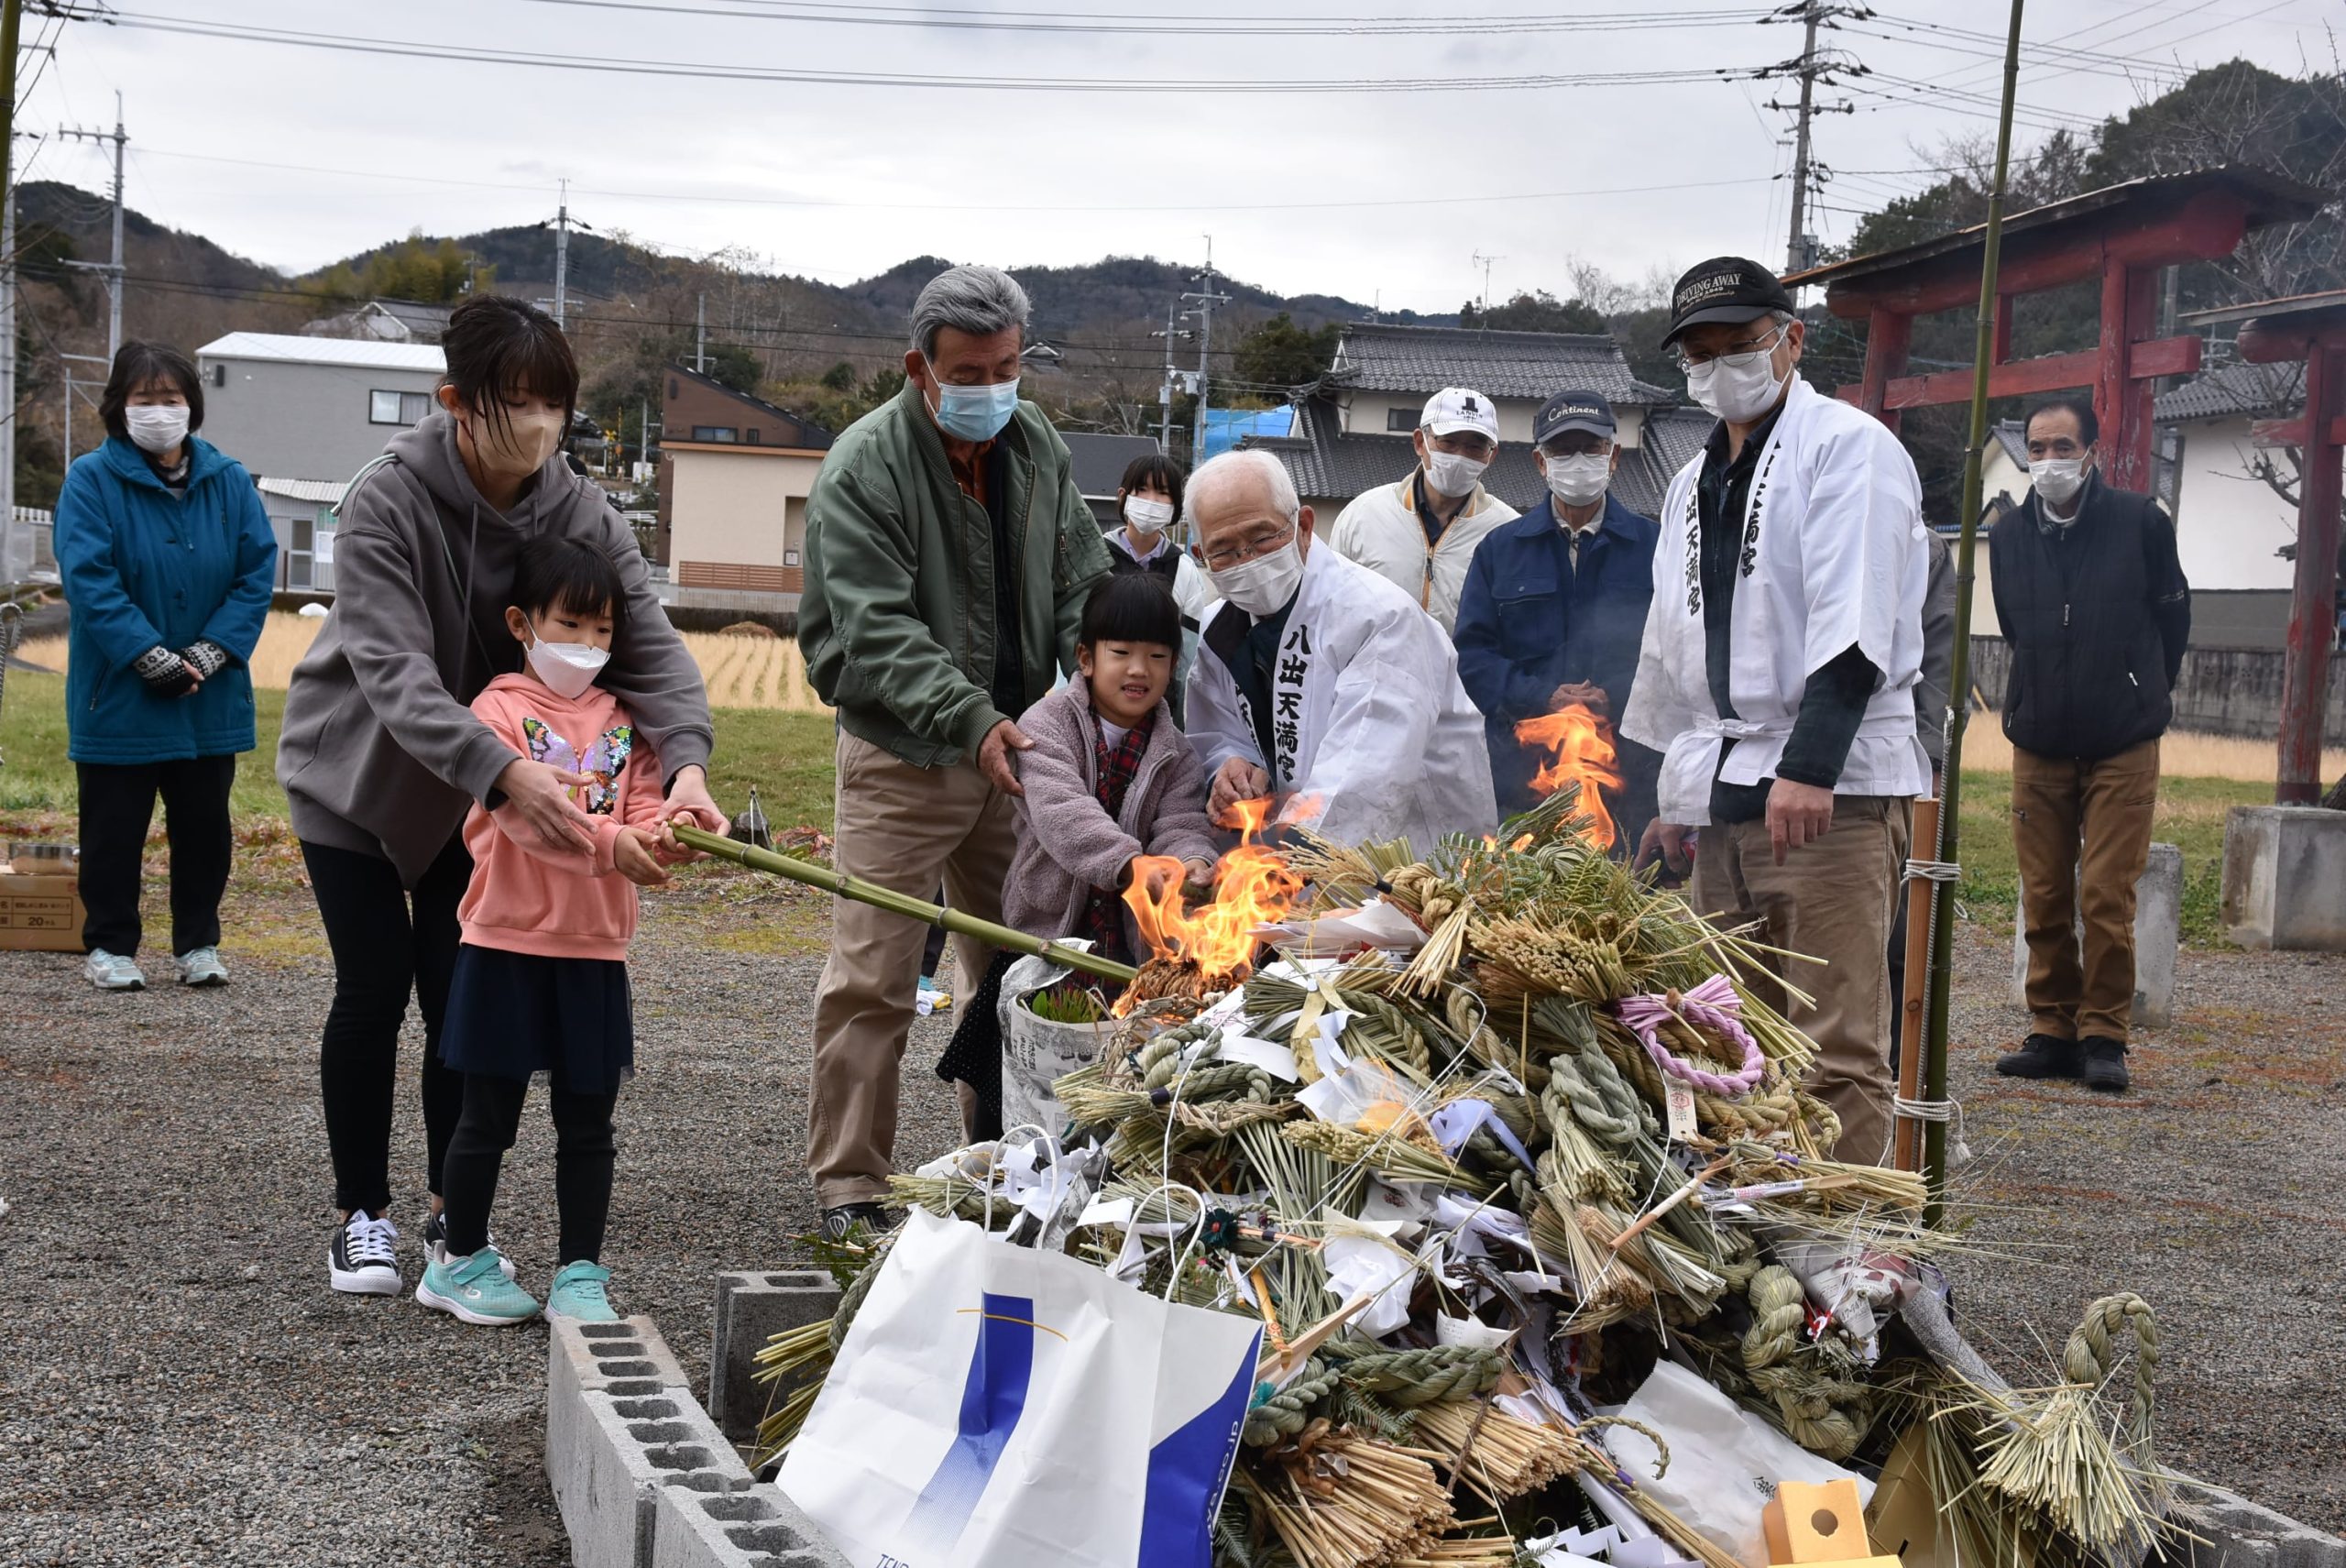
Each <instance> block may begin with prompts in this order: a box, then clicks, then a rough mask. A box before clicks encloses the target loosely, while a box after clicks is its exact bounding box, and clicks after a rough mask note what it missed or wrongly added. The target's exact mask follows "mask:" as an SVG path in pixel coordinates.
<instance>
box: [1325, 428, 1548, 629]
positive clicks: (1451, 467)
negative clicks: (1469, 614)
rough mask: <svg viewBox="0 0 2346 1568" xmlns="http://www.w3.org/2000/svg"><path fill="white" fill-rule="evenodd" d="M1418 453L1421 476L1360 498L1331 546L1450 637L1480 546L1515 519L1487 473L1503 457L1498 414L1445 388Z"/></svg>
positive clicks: (1419, 436)
mask: <svg viewBox="0 0 2346 1568" xmlns="http://www.w3.org/2000/svg"><path fill="white" fill-rule="evenodd" d="M1409 444H1410V445H1411V446H1413V447H1414V448H1416V450H1417V454H1418V466H1416V467H1415V468H1412V469H1410V470H1409V477H1407V478H1404V479H1403V480H1401V481H1400V482H1399V483H1398V484H1393V485H1379V486H1377V487H1376V488H1375V489H1373V490H1368V491H1365V492H1364V493H1363V494H1361V495H1358V496H1355V497H1354V498H1353V500H1352V504H1351V505H1349V506H1347V507H1346V508H1344V510H1343V511H1342V512H1340V513H1338V514H1337V517H1336V526H1335V528H1334V530H1333V531H1332V532H1331V533H1330V535H1329V538H1328V543H1331V544H1332V545H1334V546H1335V547H1336V553H1337V554H1340V555H1342V556H1343V558H1344V559H1345V560H1347V561H1352V562H1354V563H1356V564H1358V565H1363V566H1365V567H1367V568H1368V569H1369V570H1370V571H1372V572H1375V573H1376V575H1377V576H1380V577H1383V578H1384V579H1385V580H1386V581H1387V582H1388V583H1391V584H1392V585H1393V586H1394V587H1397V588H1399V589H1400V590H1401V591H1402V592H1403V593H1405V594H1407V595H1409V597H1410V598H1413V599H1415V600H1416V601H1417V602H1418V604H1419V605H1420V607H1421V608H1422V609H1424V610H1425V612H1426V613H1427V614H1428V615H1431V616H1432V617H1433V618H1434V620H1437V621H1439V622H1440V623H1441V624H1442V630H1443V631H1445V632H1447V631H1449V630H1452V629H1453V627H1455V626H1456V625H1457V623H1458V595H1459V592H1460V590H1461V589H1463V588H1464V587H1465V586H1466V566H1467V564H1468V563H1469V562H1471V561H1473V560H1474V546H1475V545H1477V544H1480V543H1482V542H1483V536H1484V535H1485V534H1486V533H1488V532H1490V531H1491V530H1493V529H1494V528H1496V527H1498V526H1499V525H1500V524H1501V523H1506V522H1513V521H1515V519H1516V510H1515V509H1514V508H1513V507H1511V506H1509V505H1507V503H1506V502H1505V501H1503V500H1500V499H1498V498H1497V497H1496V496H1494V495H1492V494H1490V493H1489V492H1488V491H1486V490H1485V489H1484V488H1483V471H1484V470H1485V469H1486V468H1488V467H1489V466H1491V460H1492V459H1493V458H1495V457H1496V456H1497V455H1499V416H1498V410H1497V409H1496V408H1494V407H1493V406H1492V404H1491V400H1490V399H1488V398H1486V397H1485V396H1483V394H1482V393H1480V392H1477V391H1474V389H1471V388H1467V387H1444V388H1443V389H1442V390H1441V391H1439V392H1436V393H1435V394H1434V395H1433V396H1432V397H1431V398H1429V399H1427V400H1426V410H1425V413H1424V414H1423V415H1422V416H1420V419H1419V420H1418V433H1416V434H1415V435H1413V436H1411V437H1410V438H1409Z"/></svg>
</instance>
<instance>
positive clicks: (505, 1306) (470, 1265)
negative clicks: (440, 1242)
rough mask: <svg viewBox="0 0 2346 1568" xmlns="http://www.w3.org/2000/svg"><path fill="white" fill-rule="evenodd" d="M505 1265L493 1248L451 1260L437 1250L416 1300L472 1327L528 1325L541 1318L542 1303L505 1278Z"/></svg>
mask: <svg viewBox="0 0 2346 1568" xmlns="http://www.w3.org/2000/svg"><path fill="white" fill-rule="evenodd" d="M501 1261H502V1260H501V1259H500V1258H499V1256H498V1255H497V1249H496V1248H495V1247H493V1246H485V1247H483V1248H481V1249H480V1250H479V1251H478V1252H477V1253H475V1254H473V1255H471V1256H470V1257H462V1256H451V1255H449V1253H448V1249H447V1248H446V1247H445V1246H435V1247H433V1249H432V1262H431V1263H430V1264H429V1265H428V1266H426V1267H425V1268H424V1270H423V1277H422V1280H420V1281H419V1282H418V1283H417V1285H416V1287H415V1299H416V1300H417V1301H419V1302H420V1303H422V1305H424V1306H426V1307H432V1308H434V1309H436V1310H440V1311H443V1312H446V1313H449V1314H451V1315H452V1316H454V1317H456V1318H460V1319H462V1320H463V1321H466V1322H468V1323H487V1324H489V1325H491V1326H495V1325H497V1324H500V1323H520V1322H526V1321H529V1320H530V1319H532V1318H534V1317H536V1316H537V1315H538V1299H537V1298H536V1297H535V1296H532V1295H531V1294H530V1293H529V1292H528V1291H527V1290H524V1289H522V1288H521V1287H520V1286H519V1285H516V1284H514V1283H513V1282H512V1281H511V1280H510V1279H508V1278H506V1277H505V1271H504V1270H503V1269H502V1268H500V1267H499V1263H500V1262H501Z"/></svg>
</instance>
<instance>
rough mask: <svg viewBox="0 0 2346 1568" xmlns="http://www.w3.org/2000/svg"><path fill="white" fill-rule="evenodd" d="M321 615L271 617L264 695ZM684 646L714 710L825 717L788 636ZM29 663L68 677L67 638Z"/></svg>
mask: <svg viewBox="0 0 2346 1568" xmlns="http://www.w3.org/2000/svg"><path fill="white" fill-rule="evenodd" d="M324 624H325V622H324V621H323V620H321V619H319V618H316V617H306V618H305V617H302V616H299V615H291V614H286V613H282V612H280V613H278V614H274V615H271V616H270V617H269V625H268V626H267V627H266V628H265V629H263V630H262V631H261V634H260V646H259V647H258V648H256V649H254V650H253V658H252V670H253V685H255V686H257V687H258V688H259V689H260V690H262V691H283V690H284V689H285V687H286V684H287V682H289V681H290V680H291V678H292V674H293V666H294V665H295V664H298V663H301V655H302V654H304V653H307V652H309V651H310V644H311V643H312V642H313V641H316V639H317V635H318V628H320V627H321V626H323V625H324ZM685 646H686V647H687V648H690V649H691V650H692V652H693V658H694V659H695V660H696V661H697V662H698V663H699V664H700V673H701V678H702V679H703V680H704V681H707V683H708V701H709V706H710V707H746V708H773V709H777V710H779V711H781V712H784V713H823V712H826V711H828V710H827V709H826V708H825V707H823V701H822V698H820V697H818V696H816V695H815V688H814V687H812V686H810V685H807V684H806V660H805V659H804V658H802V657H801V656H800V655H799V652H798V644H797V642H796V641H794V640H792V639H790V638H787V637H757V636H751V635H748V634H745V633H741V632H727V631H691V632H686V633H685ZM20 652H21V657H22V658H23V659H24V661H25V662H26V663H29V664H37V665H38V666H39V667H40V668H42V669H44V670H53V671H56V672H57V673H59V674H63V673H64V670H65V661H66V653H65V639H64V638H63V637H61V636H59V637H42V638H37V639H35V640H34V641H29V642H27V643H26V644H25V646H24V648H23V649H22V650H21V651H20Z"/></svg>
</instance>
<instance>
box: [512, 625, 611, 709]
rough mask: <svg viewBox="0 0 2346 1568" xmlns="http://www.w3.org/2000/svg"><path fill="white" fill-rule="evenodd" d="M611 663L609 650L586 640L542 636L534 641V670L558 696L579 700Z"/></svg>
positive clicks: (531, 668) (531, 652)
mask: <svg viewBox="0 0 2346 1568" xmlns="http://www.w3.org/2000/svg"><path fill="white" fill-rule="evenodd" d="M610 662H611V655H610V651H609V650H608V649H604V648H597V647H595V646H594V645H593V644H591V643H586V642H548V641H545V639H543V638H540V639H539V640H538V641H535V642H532V643H531V644H530V673H531V674H533V675H535V676H537V677H538V679H540V680H542V681H543V682H545V684H546V685H547V686H548V687H549V688H550V689H551V690H552V691H553V692H554V696H560V697H569V698H573V699H576V698H577V697H580V696H585V695H586V688H587V687H588V686H591V685H594V684H595V677H596V676H597V675H599V674H602V673H603V666H604V665H606V664H608V663H610Z"/></svg>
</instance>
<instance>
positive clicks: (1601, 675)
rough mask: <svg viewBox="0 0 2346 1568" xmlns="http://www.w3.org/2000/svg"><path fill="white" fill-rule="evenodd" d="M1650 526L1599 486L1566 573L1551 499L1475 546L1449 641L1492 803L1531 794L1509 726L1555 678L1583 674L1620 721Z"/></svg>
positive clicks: (1646, 595)
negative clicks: (1589, 527)
mask: <svg viewBox="0 0 2346 1568" xmlns="http://www.w3.org/2000/svg"><path fill="white" fill-rule="evenodd" d="M1660 537H1661V529H1660V528H1659V527H1658V526H1657V525H1656V524H1655V523H1654V521H1653V520H1652V519H1650V518H1644V517H1639V515H1638V514H1637V513H1636V512H1633V511H1631V510H1629V509H1628V507H1625V506H1623V505H1622V504H1621V503H1620V502H1619V501H1617V500H1615V499H1613V498H1612V497H1611V496H1609V495H1608V496H1606V498H1605V515H1604V516H1603V518H1601V519H1600V520H1599V521H1598V523H1597V528H1596V533H1595V537H1593V538H1591V539H1590V540H1589V541H1588V542H1587V543H1584V544H1583V545H1582V546H1581V558H1580V570H1579V571H1578V572H1577V573H1575V572H1574V571H1573V567H1572V555H1571V553H1570V551H1569V550H1567V549H1566V547H1565V544H1564V536H1563V533H1562V530H1561V529H1560V528H1559V527H1558V525H1557V522H1556V511H1555V503H1554V501H1553V500H1552V499H1550V500H1543V501H1541V502H1540V504H1539V505H1538V506H1536V507H1533V508H1532V509H1531V510H1529V511H1528V512H1526V513H1524V514H1523V515H1522V516H1521V517H1519V518H1518V519H1516V520H1515V521H1513V522H1506V523H1501V524H1500V525H1499V526H1498V527H1496V528H1495V529H1493V530H1492V531H1491V532H1490V534H1489V536H1488V537H1486V538H1485V540H1484V541H1483V543H1481V544H1479V545H1477V546H1476V547H1475V550H1474V561H1473V562H1472V563H1471V564H1469V565H1468V566H1467V568H1466V586H1465V587H1464V590H1463V591H1462V592H1461V593H1460V595H1459V599H1458V630H1457V633H1456V636H1455V637H1454V638H1453V641H1455V642H1456V643H1457V645H1458V678H1459V679H1460V680H1461V681H1463V682H1464V683H1465V686H1466V695H1467V696H1471V697H1473V698H1474V706H1475V707H1479V708H1481V709H1482V710H1483V735H1484V739H1485V741H1486V742H1487V744H1488V745H1489V747H1490V751H1491V782H1492V784H1494V785H1495V786H1496V788H1497V791H1498V798H1499V809H1500V811H1501V812H1502V813H1507V812H1513V811H1520V810H1523V809H1525V808H1526V807H1528V806H1531V805H1532V804H1533V803H1534V800H1535V798H1536V797H1535V796H1533V795H1532V794H1531V775H1532V774H1533V773H1535V772H1537V771H1538V765H1539V759H1538V758H1537V756H1536V755H1534V754H1532V753H1529V752H1527V751H1525V750H1524V748H1523V747H1522V746H1520V745H1519V744H1518V743H1517V741H1516V739H1515V727H1516V726H1517V725H1518V724H1519V723H1521V722H1522V721H1523V720H1524V719H1527V718H1537V717H1539V716H1540V714H1543V713H1545V712H1547V711H1548V707H1549V701H1550V698H1551V697H1552V696H1554V695H1555V691H1556V688H1557V687H1558V686H1560V685H1566V684H1569V683H1574V682H1580V681H1593V682H1595V684H1596V685H1598V686H1600V687H1602V688H1603V689H1604V692H1605V696H1606V717H1607V718H1609V719H1611V720H1612V722H1613V723H1615V724H1618V723H1619V722H1620V721H1621V712H1622V710H1623V709H1624V708H1626V707H1628V703H1629V683H1630V682H1631V681H1632V680H1633V679H1634V678H1635V677H1636V675H1637V673H1638V645H1639V642H1640V641H1642V640H1643V638H1644V636H1645V629H1646V607H1647V606H1648V605H1649V604H1650V603H1651V602H1652V601H1653V549H1654V542H1655V541H1656V540H1657V539H1659V538H1660Z"/></svg>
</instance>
